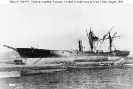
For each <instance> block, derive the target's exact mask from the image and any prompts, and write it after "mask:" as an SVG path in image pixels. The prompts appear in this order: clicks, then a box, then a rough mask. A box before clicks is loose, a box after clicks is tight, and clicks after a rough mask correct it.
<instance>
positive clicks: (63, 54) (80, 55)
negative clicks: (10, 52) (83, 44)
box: [16, 48, 130, 60]
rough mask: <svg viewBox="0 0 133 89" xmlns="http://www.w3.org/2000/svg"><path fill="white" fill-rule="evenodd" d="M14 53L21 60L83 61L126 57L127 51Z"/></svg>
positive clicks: (19, 51)
mask: <svg viewBox="0 0 133 89" xmlns="http://www.w3.org/2000/svg"><path fill="white" fill-rule="evenodd" d="M16 51H17V52H18V53H19V55H20V56H21V57H22V58H81V59H82V58H83V59H101V60H106V58H107V57H126V56H128V55H129V53H130V52H129V51H119V50H115V51H112V52H96V53H95V52H90V51H84V52H80V51H69V50H48V49H33V48H16Z"/></svg>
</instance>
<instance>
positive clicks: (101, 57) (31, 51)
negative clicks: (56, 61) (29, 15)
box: [4, 29, 130, 61]
mask: <svg viewBox="0 0 133 89" xmlns="http://www.w3.org/2000/svg"><path fill="white" fill-rule="evenodd" d="M111 30H112V29H111ZM111 30H110V31H111ZM110 31H109V32H108V33H107V34H105V35H104V36H103V38H102V39H100V38H98V37H97V36H95V34H94V33H93V31H91V29H90V32H89V33H88V32H87V31H86V32H87V37H88V40H89V46H90V49H91V50H89V51H84V50H83V46H82V40H79V50H75V51H71V50H51V49H38V48H33V47H31V48H14V47H10V46H7V45H4V46H5V47H7V48H10V49H13V50H14V51H16V52H18V53H19V55H20V57H21V58H67V59H68V58H73V59H75V61H76V60H77V61H83V59H84V61H108V60H114V59H113V58H115V59H119V58H120V57H126V56H128V55H129V53H130V51H126V50H124V51H122V50H112V42H113V39H114V38H116V37H119V36H115V35H116V33H115V34H114V35H113V36H111V35H110ZM104 40H109V51H107V52H104V51H103V50H100V51H99V50H96V47H95V42H98V41H99V42H100V43H101V44H102V43H103V42H104ZM94 48H95V49H94ZM110 57H111V58H110Z"/></svg>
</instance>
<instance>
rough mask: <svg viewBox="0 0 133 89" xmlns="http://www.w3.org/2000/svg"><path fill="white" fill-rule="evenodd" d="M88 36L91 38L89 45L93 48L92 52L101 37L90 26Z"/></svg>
mask: <svg viewBox="0 0 133 89" xmlns="http://www.w3.org/2000/svg"><path fill="white" fill-rule="evenodd" d="M86 33H87V30H86ZM87 36H88V39H89V45H90V48H91V52H93V49H94V44H95V42H96V41H98V40H99V38H98V37H96V36H95V34H94V33H93V31H91V28H90V32H89V34H88V33H87Z"/></svg>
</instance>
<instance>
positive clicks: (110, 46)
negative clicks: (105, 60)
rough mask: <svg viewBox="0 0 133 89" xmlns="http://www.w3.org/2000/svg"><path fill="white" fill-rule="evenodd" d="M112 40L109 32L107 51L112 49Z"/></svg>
mask: <svg viewBox="0 0 133 89" xmlns="http://www.w3.org/2000/svg"><path fill="white" fill-rule="evenodd" d="M112 41H113V38H112V37H111V35H110V32H109V51H110V52H111V51H112Z"/></svg>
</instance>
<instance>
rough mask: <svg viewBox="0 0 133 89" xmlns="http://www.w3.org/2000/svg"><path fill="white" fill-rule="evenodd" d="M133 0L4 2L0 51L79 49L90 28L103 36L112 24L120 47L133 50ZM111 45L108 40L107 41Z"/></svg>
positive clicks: (1, 14) (86, 42)
mask: <svg viewBox="0 0 133 89" xmlns="http://www.w3.org/2000/svg"><path fill="white" fill-rule="evenodd" d="M132 8H133V4H127V3H125V4H0V52H3V51H10V49H8V48H5V47H3V45H9V46H11V47H14V48H30V47H31V46H32V47H35V48H41V49H57V50H58V49H59V50H61V49H65V50H71V49H77V48H78V45H77V43H78V39H79V38H81V37H82V39H81V40H83V46H85V49H86V50H89V44H88V40H87V36H85V35H86V30H87V31H88V32H89V30H90V28H91V29H92V30H93V32H94V33H95V35H97V36H99V37H100V38H102V36H103V35H104V34H106V33H107V32H108V31H109V30H110V29H111V28H112V27H113V30H112V31H111V35H113V34H114V33H115V32H117V35H119V36H121V37H120V38H116V39H115V40H114V41H113V42H114V45H115V47H116V48H117V49H120V50H130V51H131V53H132V52H133V46H132V45H133V29H132V28H133V10H132ZM37 45H38V46H37ZM106 45H107V46H108V44H106Z"/></svg>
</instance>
